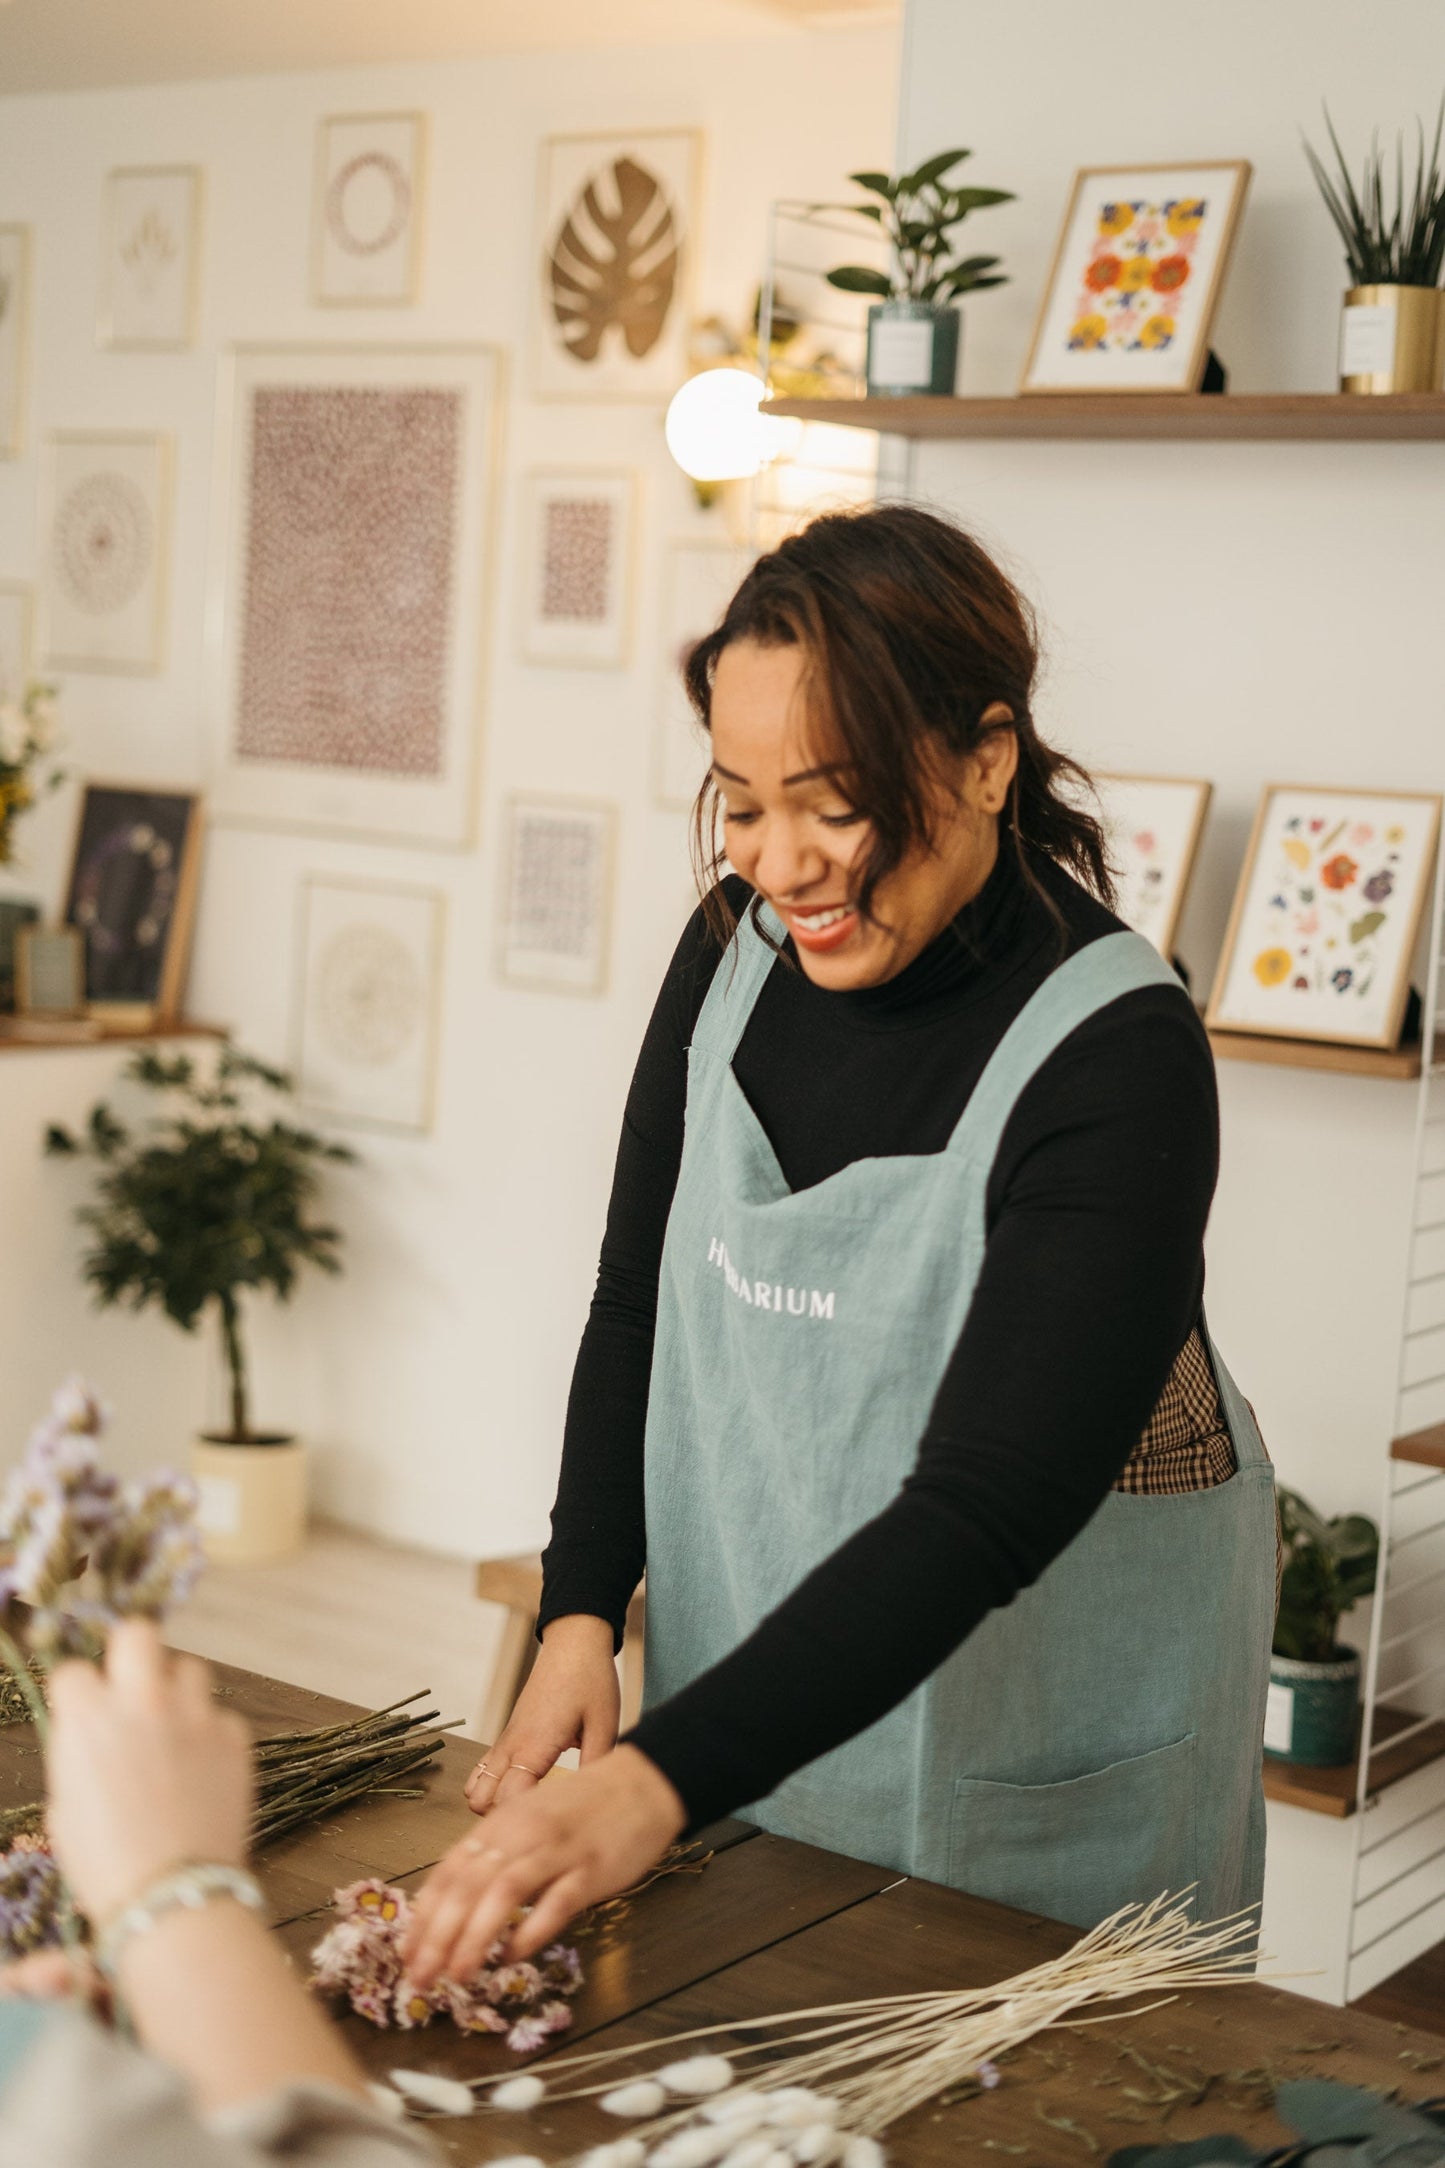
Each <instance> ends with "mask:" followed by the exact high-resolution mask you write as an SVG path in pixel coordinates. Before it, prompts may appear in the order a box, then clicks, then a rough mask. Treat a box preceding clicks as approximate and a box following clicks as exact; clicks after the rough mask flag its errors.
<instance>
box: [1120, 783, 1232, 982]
mask: <svg viewBox="0 0 1445 2168" xmlns="http://www.w3.org/2000/svg"><path fill="white" fill-rule="evenodd" d="M1094 785H1095V788H1096V790H1097V793H1098V801H1099V814H1100V818H1101V819H1102V821H1103V824H1104V833H1105V836H1106V838H1107V844H1108V852H1109V863H1110V865H1111V866H1112V867H1113V869H1114V883H1115V890H1116V905H1115V908H1116V909H1117V911H1118V913H1119V916H1120V918H1122V919H1123V921H1124V923H1125V925H1126V926H1132V927H1133V929H1134V931H1135V933H1142V934H1143V935H1144V937H1145V939H1146V940H1149V941H1152V942H1153V944H1154V946H1155V948H1157V949H1158V951H1159V953H1160V955H1161V956H1162V957H1164V958H1165V960H1166V961H1168V960H1169V959H1170V958H1171V957H1172V956H1173V953H1174V936H1175V933H1176V931H1177V929H1178V926H1179V916H1180V913H1181V912H1182V911H1183V909H1184V898H1185V896H1186V894H1187V893H1188V890H1189V882H1190V877H1191V875H1192V874H1193V872H1194V861H1195V858H1196V857H1197V855H1198V852H1199V838H1200V836H1201V834H1202V833H1203V829H1204V816H1205V814H1206V813H1207V812H1208V811H1209V800H1210V798H1211V796H1212V795H1213V789H1214V786H1213V785H1212V784H1211V783H1201V782H1196V781H1193V780H1192V779H1189V778H1186V777H1184V776H1174V775H1100V774H1098V773H1096V774H1095V776H1094Z"/></svg>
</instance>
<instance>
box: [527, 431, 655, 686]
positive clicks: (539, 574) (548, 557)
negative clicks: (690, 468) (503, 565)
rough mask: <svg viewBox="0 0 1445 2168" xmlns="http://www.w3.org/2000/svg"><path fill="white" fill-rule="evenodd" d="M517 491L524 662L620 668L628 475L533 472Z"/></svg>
mask: <svg viewBox="0 0 1445 2168" xmlns="http://www.w3.org/2000/svg"><path fill="white" fill-rule="evenodd" d="M522 486H523V491H524V499H525V501H524V505H523V519H524V541H523V547H522V567H523V577H524V579H525V581H526V587H525V590H524V593H523V596H522V623H521V635H522V639H521V644H522V654H523V657H524V659H525V660H526V661H527V662H540V663H576V664H580V665H582V666H583V667H585V668H588V669H594V670H596V669H617V668H620V666H621V665H622V664H623V663H624V662H625V661H626V660H627V648H628V636H629V633H630V631H631V624H630V619H631V603H632V556H633V529H634V526H635V513H636V498H637V484H636V481H635V479H634V477H633V476H632V475H630V474H593V473H585V472H582V473H571V474H561V473H558V474H551V473H537V474H529V475H527V476H526V477H525V479H524V481H523V485H522Z"/></svg>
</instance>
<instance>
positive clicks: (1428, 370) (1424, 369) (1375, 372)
mask: <svg viewBox="0 0 1445 2168" xmlns="http://www.w3.org/2000/svg"><path fill="white" fill-rule="evenodd" d="M1442 308H1445V302H1442V298H1441V293H1440V289H1439V288H1438V287H1435V286H1352V287H1351V288H1350V290H1349V292H1348V293H1347V294H1346V295H1345V309H1344V316H1343V319H1342V321H1341V324H1340V390H1341V391H1357V392H1392V391H1438V390H1439V389H1440V377H1441V370H1442V366H1445V316H1442V313H1441V312H1442Z"/></svg>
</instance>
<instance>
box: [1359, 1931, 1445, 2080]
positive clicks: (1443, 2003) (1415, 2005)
mask: <svg viewBox="0 0 1445 2168" xmlns="http://www.w3.org/2000/svg"><path fill="white" fill-rule="evenodd" d="M1352 2007H1353V2008H1354V2009H1356V2010H1365V2011H1367V2012H1368V2013H1369V2015H1370V2016H1371V2017H1384V2018H1389V2019H1390V2020H1391V2022H1392V2023H1394V2024H1396V2025H1418V2026H1419V2027H1420V2029H1421V2030H1422V2031H1423V2032H1433V2033H1441V2034H1445V1942H1437V1943H1436V1945H1435V1947H1434V1949H1433V1950H1427V1951H1426V1952H1425V1955H1424V1956H1423V1957H1417V1958H1416V1959H1415V1962H1414V1964H1413V1965H1406V1966H1405V1967H1404V1969H1403V1971H1400V1972H1397V1973H1395V1974H1394V1975H1393V1977H1392V1978H1390V1979H1388V1980H1385V1981H1383V1982H1382V1983H1381V1985H1380V1986H1379V1987H1376V1988H1372V1989H1371V1990H1370V1993H1369V1994H1368V1995H1361V1997H1360V1999H1359V2001H1358V2002H1357V2003H1355V2004H1353V2005H1352ZM1441 2067H1442V2070H1445V2060H1442V2065H1441ZM1435 2090H1436V2091H1437V2092H1445V2077H1442V2079H1441V2081H1440V2083H1439V2084H1438V2085H1437V2086H1436V2088H1435Z"/></svg>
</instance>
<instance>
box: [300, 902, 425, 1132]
mask: <svg viewBox="0 0 1445 2168" xmlns="http://www.w3.org/2000/svg"><path fill="white" fill-rule="evenodd" d="M301 893H302V912H301V971H300V982H299V983H300V998H299V1004H298V1015H297V1019H296V1031H295V1043H296V1053H295V1066H296V1073H297V1078H298V1081H299V1084H300V1090H301V1097H302V1100H303V1101H304V1103H305V1104H306V1105H307V1106H310V1107H315V1108H316V1109H317V1111H318V1112H320V1113H324V1114H326V1115H327V1116H329V1117H331V1118H332V1119H334V1120H338V1121H340V1120H346V1121H355V1122H364V1123H369V1124H374V1125H375V1126H377V1127H379V1128H383V1129H405V1130H412V1131H425V1130H428V1129H430V1127H431V1123H432V1099H433V1093H434V1091H435V1085H436V1042H437V1008H438V997H439V994H440V988H441V960H442V920H443V913H444V909H445V900H444V898H443V897H442V896H441V895H440V894H439V893H438V892H437V891H436V890H434V889H421V888H392V887H388V886H386V885H385V884H384V883H382V882H378V881H340V880H334V879H332V878H331V876H330V875H322V874H316V875H313V876H311V877H310V878H309V879H308V880H307V881H305V882H304V883H303V886H302V892H301Z"/></svg>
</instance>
